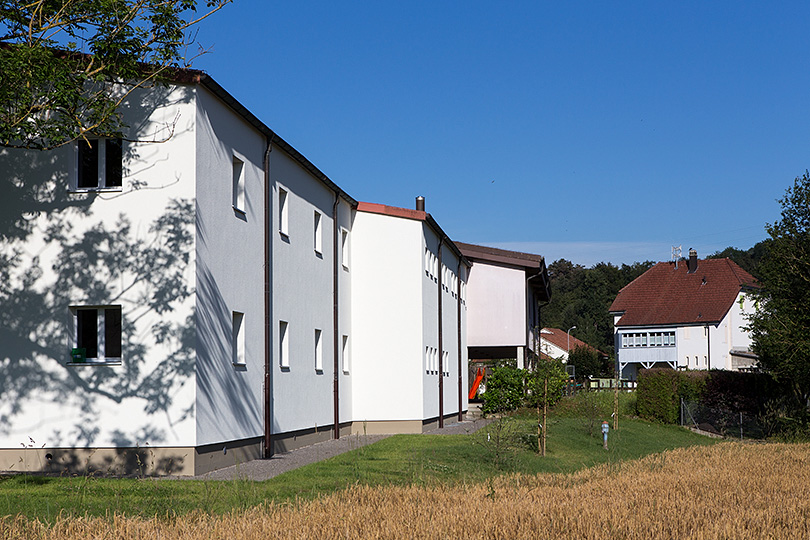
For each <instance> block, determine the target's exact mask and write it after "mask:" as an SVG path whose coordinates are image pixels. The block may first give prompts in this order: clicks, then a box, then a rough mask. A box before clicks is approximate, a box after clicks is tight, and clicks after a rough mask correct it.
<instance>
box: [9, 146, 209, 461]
mask: <svg viewBox="0 0 810 540" xmlns="http://www.w3.org/2000/svg"><path fill="white" fill-rule="evenodd" d="M33 156H34V157H33V159H32V153H28V152H21V153H19V157H18V158H17V157H13V158H10V157H9V155H5V156H3V161H2V166H3V169H5V168H6V167H7V166H8V167H10V169H8V170H10V171H14V170H21V169H15V167H20V168H22V167H27V168H28V169H27V172H26V176H28V175H32V176H31V177H33V178H36V175H37V174H41V175H42V178H48V180H46V181H38V182H29V183H27V184H26V183H23V182H22V181H21V180H20V179H18V178H15V177H14V176H13V175H11V174H9V175H4V178H3V179H2V180H0V189H2V191H1V192H0V193H1V194H2V196H1V197H0V201H3V202H2V203H1V204H2V210H3V216H1V217H0V344H2V352H0V403H2V404H3V405H2V407H1V408H0V433H2V432H5V433H6V434H8V433H9V432H10V430H11V426H13V425H17V426H19V424H21V423H22V422H20V418H18V417H20V416H21V415H22V414H23V413H24V412H25V410H26V408H25V406H26V404H27V403H29V402H50V403H58V404H60V405H63V406H66V407H67V406H70V407H73V408H74V409H75V410H77V411H81V412H80V413H79V414H78V417H77V418H75V420H73V425H72V426H71V425H62V426H60V427H59V429H58V430H55V431H54V432H53V434H52V435H51V436H50V437H49V439H50V440H48V441H47V444H48V446H57V445H61V446H70V447H82V446H85V447H86V446H91V445H93V443H94V442H95V440H96V439H97V437H98V435H99V430H98V427H97V421H96V419H95V418H94V415H93V411H97V410H100V409H101V408H103V407H105V403H106V402H114V403H122V402H124V401H125V400H129V399H138V400H142V403H143V413H144V415H145V416H149V415H156V414H164V415H169V414H170V409H171V407H172V404H173V403H172V399H173V398H172V396H173V395H174V394H175V393H176V391H177V390H178V389H179V388H180V387H181V386H182V385H183V384H184V383H185V382H186V381H187V380H188V379H189V378H190V377H191V376H192V375H193V373H194V347H195V328H194V313H193V308H191V307H184V304H185V301H186V300H187V299H188V298H189V296H190V295H191V294H192V290H191V289H190V288H189V285H188V283H189V282H188V279H187V277H186V275H185V272H186V268H187V266H188V263H189V261H190V257H191V253H192V249H193V245H194V237H193V223H194V210H193V205H192V204H191V203H190V202H188V201H184V200H170V201H169V203H168V205H167V206H166V208H165V210H164V212H163V213H162V214H161V215H160V216H159V217H157V218H156V219H155V220H154V221H152V222H151V224H150V225H149V227H148V230H147V231H144V230H143V225H142V224H141V225H139V226H133V224H132V223H131V221H130V220H129V219H128V218H127V217H126V216H125V215H119V216H118V218H117V220H116V221H115V222H114V223H104V222H101V221H98V222H96V223H95V224H94V225H92V226H90V227H89V228H82V229H81V230H79V227H77V226H76V225H75V224H76V222H77V221H79V220H85V219H90V220H92V210H91V203H92V201H93V199H94V198H95V197H94V195H93V194H89V195H87V194H82V196H81V197H80V198H78V197H75V196H74V195H72V194H70V193H69V192H68V190H67V188H66V184H67V181H66V173H56V174H54V173H53V169H54V168H57V169H60V170H65V167H59V164H60V161H61V160H60V155H58V154H57V155H51V154H48V153H34V154H33ZM61 158H62V159H64V158H65V156H64V155H61ZM68 161H69V160H68ZM55 166H56V167H55ZM7 195H8V196H7ZM16 205H19V206H16ZM46 260H47V261H49V263H45V262H44V261H46ZM71 305H121V306H122V312H123V314H124V315H123V330H122V340H123V343H122V346H123V362H122V365H120V366H115V367H113V366H92V367H90V366H88V367H78V368H77V367H73V366H68V365H67V364H68V361H69V360H70V358H69V353H70V347H71V345H70V343H71V342H72V337H70V336H68V335H67V334H68V331H67V327H68V324H67V322H68V319H69V317H70V312H69V306H71ZM183 314H185V317H183ZM158 354H159V355H160V357H158V358H156V355H158ZM175 409H176V408H175ZM190 412H191V410H190V409H189V410H185V411H183V412H180V413H178V412H177V411H176V410H175V412H174V413H173V414H174V415H175V416H177V417H175V418H170V419H169V424H170V425H171V424H172V423H176V422H179V421H181V420H183V419H184V418H185V417H186V416H187V415H188V414H190ZM121 420H122V421H123V425H124V426H126V428H125V429H127V430H131V433H133V434H134V433H137V431H138V426H137V421H136V419H134V418H127V419H123V418H122V419H121ZM141 421H142V422H144V426H149V420H148V419H147V418H145V417H144V418H143V419H142V420H141ZM32 423H34V422H32ZM37 427H38V426H36V425H34V426H32V429H34V428H37ZM15 429H18V428H15ZM143 429H144V428H143V427H142V428H141V432H143ZM119 435H120V436H119V439H120V440H119V441H117V443H121V444H130V443H133V442H138V441H136V440H134V439H132V435H129V436H128V435H126V434H123V433H120V434H119ZM149 437H150V439H149V442H151V443H152V444H155V443H159V442H161V441H162V440H164V439H165V437H166V434H165V433H161V432H159V431H156V430H152V431H150V432H149Z"/></svg>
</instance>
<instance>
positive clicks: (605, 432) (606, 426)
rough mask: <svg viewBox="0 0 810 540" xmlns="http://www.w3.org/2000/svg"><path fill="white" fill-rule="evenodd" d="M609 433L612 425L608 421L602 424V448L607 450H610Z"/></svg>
mask: <svg viewBox="0 0 810 540" xmlns="http://www.w3.org/2000/svg"><path fill="white" fill-rule="evenodd" d="M608 431H610V423H609V422H608V421H607V420H605V421H604V422H602V446H603V447H604V448H605V450H607V449H608V445H607V436H608Z"/></svg>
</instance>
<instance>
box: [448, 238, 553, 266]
mask: <svg viewBox="0 0 810 540" xmlns="http://www.w3.org/2000/svg"><path fill="white" fill-rule="evenodd" d="M458 246H459V247H460V248H461V249H462V250H463V251H465V252H467V256H468V257H470V258H471V259H481V260H484V261H492V262H499V263H503V264H512V265H515V266H523V267H525V268H540V267H541V266H545V257H543V256H542V255H535V254H533V253H522V252H520V251H510V250H508V249H500V248H493V247H488V246H479V245H476V244H467V243H464V242H458Z"/></svg>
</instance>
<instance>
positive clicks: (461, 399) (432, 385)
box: [352, 203, 467, 433]
mask: <svg viewBox="0 0 810 540" xmlns="http://www.w3.org/2000/svg"><path fill="white" fill-rule="evenodd" d="M353 236H354V238H353V246H352V257H353V263H354V266H353V268H354V272H355V274H354V278H355V279H356V283H357V284H359V283H362V284H363V286H362V287H360V286H357V285H355V287H354V288H353V290H352V318H353V320H355V321H363V324H362V325H359V324H358V325H356V330H355V339H354V345H353V351H352V354H353V363H354V368H353V378H354V384H355V385H356V386H357V387H358V388H363V389H364V390H363V391H362V392H354V393H353V396H352V403H353V414H354V418H355V428H354V431H356V432H366V433H391V432H402V431H406V432H421V431H423V429H425V428H426V427H428V426H433V425H434V423H438V422H439V417H440V410H439V409H440V405H439V392H440V380H441V391H442V401H441V408H442V410H441V417H442V421H444V419H446V418H450V417H451V416H455V417H456V418H457V417H458V416H459V413H460V412H461V413H463V412H464V411H466V409H467V396H466V388H467V355H466V347H465V343H466V303H465V302H464V300H463V296H461V297H460V296H459V291H460V290H462V289H463V288H464V287H463V285H464V283H465V281H466V269H467V267H466V263H465V262H464V261H463V260H461V259H460V257H459V256H458V253H457V252H454V251H453V249H451V245H450V242H449V240H447V239H445V240H444V241H442V242H441V246H442V247H441V254H440V253H439V244H440V237H439V233H438V232H437V231H436V230H435V229H434V228H433V227H432V226H431V225H430V224H429V222H428V221H427V220H426V219H425V216H424V212H422V213H421V214H417V212H413V211H407V210H404V209H395V208H391V207H383V206H381V205H368V204H365V203H361V204H360V206H359V208H358V211H357V213H356V216H355V219H354V227H353ZM459 272H460V274H459ZM440 278H441V286H440V284H439V281H440ZM459 278H460V279H459ZM440 298H441V302H442V304H441V305H442V314H441V321H442V323H441V331H442V343H441V345H440V344H439V301H440V300H439V299H440ZM459 308H460V309H459ZM459 313H460V316H461V318H460V319H459ZM459 341H460V345H461V348H459ZM440 359H441V366H440ZM459 364H461V366H460V368H461V369H459ZM459 389H461V391H459Z"/></svg>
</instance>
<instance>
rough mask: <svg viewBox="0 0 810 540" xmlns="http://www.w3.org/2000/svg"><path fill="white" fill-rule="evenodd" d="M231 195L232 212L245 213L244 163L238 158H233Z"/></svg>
mask: <svg viewBox="0 0 810 540" xmlns="http://www.w3.org/2000/svg"><path fill="white" fill-rule="evenodd" d="M232 184H233V194H232V204H233V208H234V210H239V211H240V212H244V211H245V208H246V206H245V163H244V162H243V161H242V160H241V159H239V158H238V157H236V156H234V157H233V176H232Z"/></svg>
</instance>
